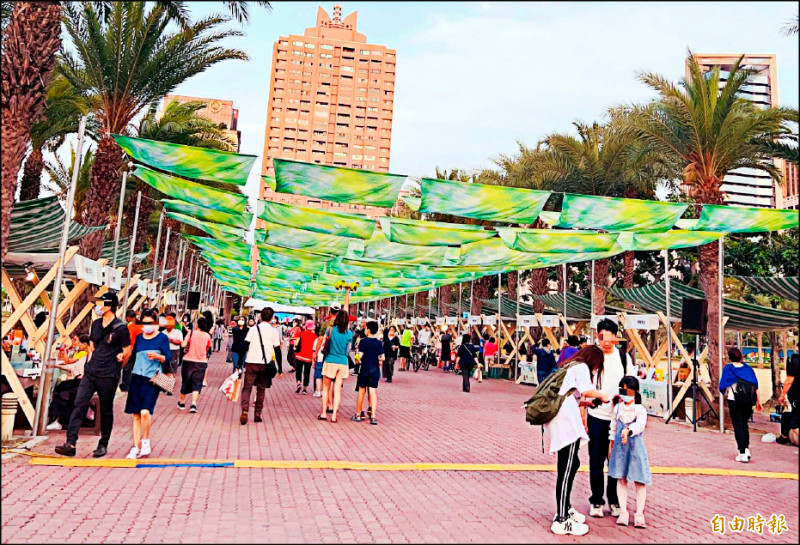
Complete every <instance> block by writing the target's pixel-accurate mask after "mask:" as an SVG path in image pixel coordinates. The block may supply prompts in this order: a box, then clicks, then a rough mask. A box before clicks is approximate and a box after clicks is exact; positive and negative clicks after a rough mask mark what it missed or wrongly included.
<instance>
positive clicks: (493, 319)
mask: <svg viewBox="0 0 800 545" xmlns="http://www.w3.org/2000/svg"><path fill="white" fill-rule="evenodd" d="M495 324H497V316H494V315H492V316H484V317H483V325H495Z"/></svg>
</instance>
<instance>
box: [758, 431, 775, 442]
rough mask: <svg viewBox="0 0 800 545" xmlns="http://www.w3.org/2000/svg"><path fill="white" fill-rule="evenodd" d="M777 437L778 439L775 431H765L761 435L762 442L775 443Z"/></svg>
mask: <svg viewBox="0 0 800 545" xmlns="http://www.w3.org/2000/svg"><path fill="white" fill-rule="evenodd" d="M776 439H777V437H775V434H774V433H765V434H764V435H763V436H762V437H761V442H762V443H774V442H775V440H776Z"/></svg>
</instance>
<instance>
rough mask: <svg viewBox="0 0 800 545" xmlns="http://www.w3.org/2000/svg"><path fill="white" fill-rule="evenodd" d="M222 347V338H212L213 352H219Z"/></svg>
mask: <svg viewBox="0 0 800 545" xmlns="http://www.w3.org/2000/svg"><path fill="white" fill-rule="evenodd" d="M221 348H222V339H216V338H215V339H214V352H219V351H220V349H221Z"/></svg>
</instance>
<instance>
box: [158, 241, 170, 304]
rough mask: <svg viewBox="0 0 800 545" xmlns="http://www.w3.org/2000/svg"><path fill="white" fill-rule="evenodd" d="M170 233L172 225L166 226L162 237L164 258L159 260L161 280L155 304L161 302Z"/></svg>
mask: <svg viewBox="0 0 800 545" xmlns="http://www.w3.org/2000/svg"><path fill="white" fill-rule="evenodd" d="M171 234H172V227H167V238H166V239H164V259H163V261H161V281H160V282H159V283H158V295H157V296H156V305H160V304H161V294H162V293H163V292H164V273H165V271H166V269H167V255H168V254H169V236H170V235H171Z"/></svg>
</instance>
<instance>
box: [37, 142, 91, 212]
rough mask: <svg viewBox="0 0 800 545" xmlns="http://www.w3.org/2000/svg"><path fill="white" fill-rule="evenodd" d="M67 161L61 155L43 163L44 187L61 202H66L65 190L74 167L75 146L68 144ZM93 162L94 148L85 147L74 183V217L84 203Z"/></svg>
mask: <svg viewBox="0 0 800 545" xmlns="http://www.w3.org/2000/svg"><path fill="white" fill-rule="evenodd" d="M69 153H70V160H69V163H66V162H64V160H63V159H61V157H59V156H56V158H55V160H54V161H46V162H45V163H44V165H43V169H44V171H45V172H46V173H47V176H48V179H47V180H46V181H45V182H44V187H45V189H47V190H48V191H50V192H51V193H53V194H54V195H56V196H57V197H58V199H59V200H60V201H61V202H62V203H66V200H67V192H68V191H69V187H70V185H72V169H73V168H75V148H74V147H73V146H72V145H70V150H69ZM93 163H94V150H93V149H91V148H87V149H86V150H85V151H84V152H83V157H82V158H81V167H80V168H81V169H80V172H79V173H78V182H77V184H76V185H75V200H74V203H73V212H74V213H75V216H76V217H80V215H81V214H82V213H83V209H84V207H85V205H86V193H87V192H88V191H89V174H90V172H91V170H92V164H93Z"/></svg>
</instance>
